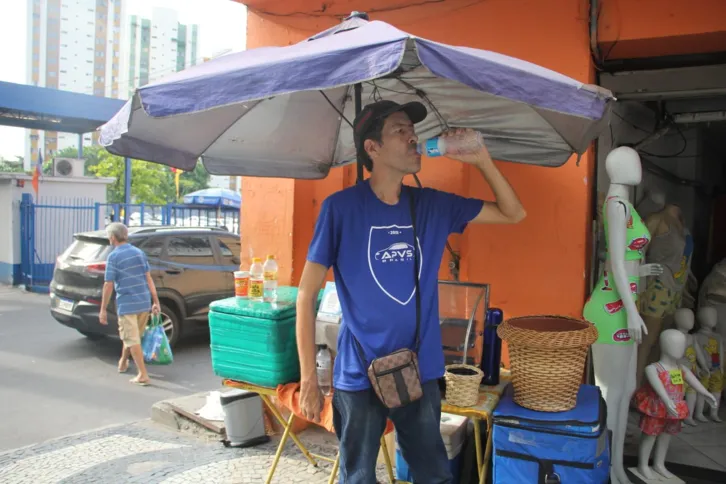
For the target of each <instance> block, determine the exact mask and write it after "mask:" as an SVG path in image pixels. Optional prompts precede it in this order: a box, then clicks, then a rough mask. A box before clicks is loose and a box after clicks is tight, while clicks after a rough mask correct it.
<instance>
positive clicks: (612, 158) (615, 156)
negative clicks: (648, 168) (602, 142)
mask: <svg viewBox="0 0 726 484" xmlns="http://www.w3.org/2000/svg"><path fill="white" fill-rule="evenodd" d="M605 171H606V172H607V174H608V177H609V178H610V183H617V184H618V185H629V186H635V185H639V184H640V182H641V180H642V179H643V167H642V166H641V164H640V156H638V153H637V152H636V151H635V150H634V149H633V148H630V147H628V146H620V147H618V148H615V149H614V150H612V151H611V152H610V153H608V156H607V158H605Z"/></svg>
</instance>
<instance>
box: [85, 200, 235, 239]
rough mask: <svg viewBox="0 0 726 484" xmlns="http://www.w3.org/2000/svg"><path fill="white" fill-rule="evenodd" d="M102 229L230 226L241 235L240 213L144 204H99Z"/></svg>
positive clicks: (232, 210) (228, 210) (173, 205)
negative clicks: (111, 226) (116, 225)
mask: <svg viewBox="0 0 726 484" xmlns="http://www.w3.org/2000/svg"><path fill="white" fill-rule="evenodd" d="M127 212H128V213H127ZM99 214H100V215H99V217H98V220H99V224H100V225H99V227H97V228H103V227H105V226H106V225H108V224H110V223H111V222H114V221H118V222H124V223H126V224H127V225H128V226H129V227H139V226H150V225H151V226H153V225H172V226H176V227H226V228H227V230H229V231H230V232H232V233H235V234H239V210H238V209H231V210H230V209H217V208H206V207H195V206H189V205H176V204H169V205H149V204H144V203H139V204H129V205H124V204H123V203H109V204H99Z"/></svg>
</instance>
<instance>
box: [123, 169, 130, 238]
mask: <svg viewBox="0 0 726 484" xmlns="http://www.w3.org/2000/svg"><path fill="white" fill-rule="evenodd" d="M130 207H131V158H124V224H126V225H128V224H129V208H130Z"/></svg>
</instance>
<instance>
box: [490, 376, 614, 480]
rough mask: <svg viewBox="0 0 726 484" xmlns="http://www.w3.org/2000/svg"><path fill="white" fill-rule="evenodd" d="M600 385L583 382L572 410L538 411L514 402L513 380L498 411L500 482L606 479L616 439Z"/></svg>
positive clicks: (494, 437) (496, 471) (496, 459)
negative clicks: (611, 434) (611, 439)
mask: <svg viewBox="0 0 726 484" xmlns="http://www.w3.org/2000/svg"><path fill="white" fill-rule="evenodd" d="M606 422H607V417H606V410H605V401H604V400H603V398H602V395H601V394H600V389H599V388H598V387H596V386H593V385H582V386H581V387H580V390H579V391H578V393H577V405H576V406H575V408H574V409H572V410H570V411H567V412H536V411H534V410H528V409H526V408H524V407H521V406H519V405H518V404H516V403H514V399H513V388H512V385H508V386H507V389H506V390H505V392H504V395H502V399H501V401H500V402H499V406H498V407H497V409H496V410H495V411H494V428H493V431H492V442H493V446H494V447H493V450H494V457H493V458H494V465H493V472H494V483H495V484H512V483H517V484H545V483H546V484H557V483H562V484H590V483H592V484H604V483H607V482H608V479H609V474H610V442H609V437H608V432H607V423H606Z"/></svg>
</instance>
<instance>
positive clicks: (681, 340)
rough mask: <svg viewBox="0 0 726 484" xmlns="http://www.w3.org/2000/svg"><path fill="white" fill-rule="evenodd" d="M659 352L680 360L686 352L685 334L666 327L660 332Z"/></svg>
mask: <svg viewBox="0 0 726 484" xmlns="http://www.w3.org/2000/svg"><path fill="white" fill-rule="evenodd" d="M660 352H661V356H662V355H668V356H670V357H671V358H673V359H676V360H680V359H681V358H683V355H685V354H686V335H685V334H683V333H681V332H680V331H678V330H677V329H666V330H665V331H663V332H662V333H661V334H660Z"/></svg>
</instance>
